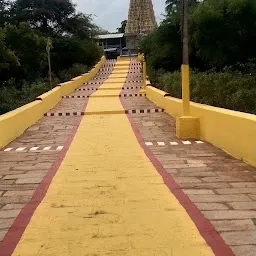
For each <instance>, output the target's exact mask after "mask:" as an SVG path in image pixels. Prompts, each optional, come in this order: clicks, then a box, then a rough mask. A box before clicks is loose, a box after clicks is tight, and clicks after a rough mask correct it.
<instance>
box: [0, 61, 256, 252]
mask: <svg viewBox="0 0 256 256" xmlns="http://www.w3.org/2000/svg"><path fill="white" fill-rule="evenodd" d="M113 63H114V62H111V63H110V64H109V66H108V64H106V65H105V67H104V68H103V69H102V70H101V71H100V72H105V71H104V70H109V71H110V72H111V71H112V70H113ZM136 67H137V66H136V65H131V68H130V71H132V72H137V73H140V70H141V69H140V68H136ZM104 79H105V76H104ZM133 79H134V78H133V77H132V76H129V77H128V78H127V81H126V83H125V85H124V86H125V87H132V86H138V87H140V86H142V83H140V82H136V83H134V82H132V81H133ZM88 86H90V88H95V89H97V88H98V87H99V86H100V84H98V85H83V86H82V87H81V88H88ZM138 90H139V89H125V90H123V92H122V93H136V92H138ZM93 92H94V91H76V92H74V93H73V94H72V95H90V94H91V93H93ZM120 100H121V101H122V103H123V106H124V107H125V108H127V109H142V108H143V109H145V108H156V106H155V105H154V104H153V103H152V102H150V101H149V100H147V99H146V98H145V97H126V98H121V99H120ZM86 102H87V99H75V100H74V99H63V100H62V101H61V102H60V103H59V104H58V106H56V108H55V109H54V110H53V111H63V112H65V111H70V110H74V109H75V110H76V111H81V110H82V109H83V107H84V106H85V104H86ZM79 118H80V117H78V116H72V117H55V116H54V117H44V118H42V119H41V120H40V121H39V122H37V123H36V124H35V125H33V126H31V127H30V128H29V129H28V130H27V131H26V132H25V133H24V134H23V135H22V136H20V137H19V138H17V139H16V140H14V141H13V142H12V143H10V144H9V145H8V146H7V147H5V148H14V149H16V148H22V147H23V148H24V147H26V148H29V149H30V148H31V147H39V149H38V150H35V151H33V152H31V151H30V150H29V151H27V150H25V149H24V150H22V151H16V150H15V151H8V152H4V151H3V150H1V151H0V241H1V240H2V239H3V238H4V236H5V234H6V232H7V231H8V230H9V228H10V226H11V225H12V223H13V221H14V220H15V218H16V217H17V215H18V214H19V212H20V210H21V209H22V208H23V207H24V206H25V205H26V204H27V203H28V202H29V200H30V199H31V197H32V195H33V193H34V191H35V189H36V188H37V186H38V184H39V183H40V182H41V181H42V179H43V177H44V175H45V174H46V172H47V170H48V169H49V168H50V167H51V166H52V164H53V163H54V161H55V160H56V159H57V156H58V154H59V152H58V151H57V150H56V148H57V147H58V146H63V145H64V144H65V141H66V140H67V138H68V137H69V134H70V133H71V131H72V129H73V128H74V126H75V124H76V122H77V121H78V120H79ZM130 118H131V120H132V121H133V122H134V124H135V125H136V127H137V129H138V131H139V132H140V134H141V136H142V137H143V140H144V143H145V145H147V147H148V149H149V150H150V151H151V152H152V153H153V154H154V155H155V156H156V158H157V159H158V160H159V162H160V163H161V164H162V166H163V167H164V169H165V170H166V171H167V172H168V175H170V177H172V178H174V180H175V181H176V183H177V184H178V185H179V187H180V188H181V189H182V191H183V192H184V193H185V194H186V195H188V196H189V198H190V200H191V201H192V202H193V203H194V204H195V205H196V207H197V208H198V209H199V210H200V211H201V212H202V213H203V214H204V216H205V217H206V218H207V219H208V220H209V221H210V222H211V223H212V225H213V226H214V227H215V229H216V230H217V231H218V232H219V233H220V235H221V236H222V238H223V239H224V241H225V242H226V243H227V244H228V245H229V246H230V247H231V249H232V250H233V252H234V254H235V255H236V256H255V255H256V169H255V168H253V167H251V166H249V165H247V164H245V163H243V162H242V161H240V160H238V159H235V158H233V157H231V156H229V155H228V154H226V153H225V152H223V151H222V150H221V149H218V148H216V147H214V146H212V145H211V144H208V143H207V142H202V141H194V140H189V141H182V140H179V139H177V137H176V135H175V120H174V118H172V117H170V116H169V115H167V114H166V113H147V114H132V115H130ZM41 147H42V148H47V147H51V149H49V150H44V149H41Z"/></svg>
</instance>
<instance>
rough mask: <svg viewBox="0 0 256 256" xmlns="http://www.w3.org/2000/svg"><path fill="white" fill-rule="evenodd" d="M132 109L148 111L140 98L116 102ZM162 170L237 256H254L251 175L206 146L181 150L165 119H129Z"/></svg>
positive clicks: (255, 200)
mask: <svg viewBox="0 0 256 256" xmlns="http://www.w3.org/2000/svg"><path fill="white" fill-rule="evenodd" d="M121 100H122V102H123V104H124V105H125V106H127V107H130V106H131V105H132V106H133V107H134V108H141V107H143V108H145V107H148V108H151V107H152V108H153V107H155V105H154V104H152V102H150V101H149V100H147V99H146V98H144V99H143V98H124V99H123V98H122V99H121ZM130 117H131V118H132V120H133V122H134V123H135V124H136V126H137V128H138V130H139V132H140V133H141V135H142V137H143V139H144V141H145V142H147V141H151V142H152V141H154V142H156V141H167V142H170V141H176V142H178V145H175V146H171V145H170V144H168V143H165V145H163V146H159V145H157V143H154V144H153V145H151V146H149V149H150V150H151V152H152V153H153V154H154V155H155V156H156V157H157V159H158V160H159V161H160V163H161V164H162V165H163V167H164V168H165V170H166V171H167V172H168V173H169V175H171V176H172V177H173V178H174V180H175V181H176V183H177V184H178V185H179V186H180V187H181V189H182V190H183V192H184V193H185V194H187V195H188V196H189V198H190V200H191V201H192V202H193V203H194V204H195V205H196V206H197V207H198V209H200V210H201V211H202V212H203V214H204V215H205V217H206V218H208V219H209V220H210V221H211V223H212V224H213V226H214V227H215V229H216V230H217V231H218V232H219V233H220V234H221V236H222V238H223V239H224V240H225V242H226V243H227V244H228V245H229V246H230V247H231V248H232V250H233V252H234V253H235V255H237V256H255V255H256V169H255V168H253V167H251V166H249V165H247V164H245V163H243V162H242V161H240V160H238V159H235V158H233V157H231V156H230V155H228V154H226V153H225V152H223V151H222V150H221V149H218V148H216V147H214V146H212V145H210V144H209V143H203V144H196V143H191V144H190V145H184V144H183V143H182V141H181V140H179V139H178V138H177V137H176V135H175V119H174V118H172V117H170V116H169V115H167V114H166V113H150V114H134V115H131V116H130Z"/></svg>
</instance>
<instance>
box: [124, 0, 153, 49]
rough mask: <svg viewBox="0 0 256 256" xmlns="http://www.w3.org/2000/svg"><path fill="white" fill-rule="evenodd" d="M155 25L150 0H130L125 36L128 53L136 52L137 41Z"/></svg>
mask: <svg viewBox="0 0 256 256" xmlns="http://www.w3.org/2000/svg"><path fill="white" fill-rule="evenodd" d="M156 27H157V22H156V18H155V13H154V8H153V4H152V0H130V8H129V14H128V21H127V25H126V28H125V38H126V44H127V48H128V49H129V53H137V42H138V40H139V39H140V37H141V36H144V35H148V34H149V33H151V32H152V31H153V30H154V29H155V28H156Z"/></svg>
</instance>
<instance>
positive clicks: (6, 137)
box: [0, 57, 106, 148]
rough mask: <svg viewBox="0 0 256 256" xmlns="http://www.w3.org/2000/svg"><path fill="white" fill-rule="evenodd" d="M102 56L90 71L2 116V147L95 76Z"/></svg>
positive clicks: (0, 135) (0, 146) (103, 59)
mask: <svg viewBox="0 0 256 256" xmlns="http://www.w3.org/2000/svg"><path fill="white" fill-rule="evenodd" d="M105 61H106V59H105V57H102V58H101V60H100V61H99V62H98V63H97V65H96V66H95V67H94V68H93V69H92V70H91V71H90V72H88V73H86V74H83V75H81V76H78V77H76V78H73V79H72V80H71V81H69V82H66V83H62V84H59V85H58V86H57V87H55V88H54V89H52V90H50V91H49V92H47V93H44V94H43V95H40V96H38V97H37V99H36V100H35V101H34V102H32V103H29V104H27V105H25V106H22V107H20V108H17V109H15V110H13V111H10V112H8V113H6V114H4V115H1V116H0V148H2V147H4V146H5V145H7V144H8V143H10V142H11V141H12V140H14V139H15V138H17V137H18V136H20V135H21V134H22V133H23V132H24V131H25V130H26V129H27V128H28V127H30V126H31V125H33V124H34V123H36V122H37V121H38V120H39V119H41V118H42V117H43V115H44V114H45V113H46V112H48V111H49V110H50V109H52V108H53V107H54V106H56V105H57V104H58V102H59V101H60V100H61V97H62V96H64V95H67V94H69V93H71V92H73V91H74V90H75V89H76V88H78V87H79V86H81V84H83V83H86V82H88V81H89V80H90V79H91V78H93V77H94V76H95V75H96V74H97V72H98V71H99V69H100V68H101V67H102V65H103V64H104V63H105Z"/></svg>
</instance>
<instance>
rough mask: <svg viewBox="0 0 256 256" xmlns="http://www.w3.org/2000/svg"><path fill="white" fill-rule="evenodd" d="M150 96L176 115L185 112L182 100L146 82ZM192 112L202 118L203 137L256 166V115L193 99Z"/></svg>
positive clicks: (153, 100)
mask: <svg viewBox="0 0 256 256" xmlns="http://www.w3.org/2000/svg"><path fill="white" fill-rule="evenodd" d="M146 91H147V97H148V99H149V100H151V101H152V102H154V103H155V104H156V105H158V106H159V107H162V108H164V109H165V112H166V113H168V114H169V115H171V116H173V117H174V118H177V117H180V116H182V100H180V99H177V98H173V97H170V96H168V94H167V93H165V92H164V91H161V90H158V89H156V88H154V87H152V86H147V88H146ZM190 108H191V109H190V110H191V115H192V116H193V117H199V118H200V139H201V140H205V141H207V142H209V143H211V144H213V145H214V146H216V147H218V148H221V149H223V150H224V151H226V152H227V153H229V154H230V155H232V156H234V157H236V158H238V159H241V160H243V161H244V162H246V163H249V164H250V165H253V166H256V115H252V114H248V113H243V112H238V111H232V110H228V109H223V108H217V107H212V106H208V105H204V104H199V103H194V102H191V105H190Z"/></svg>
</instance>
